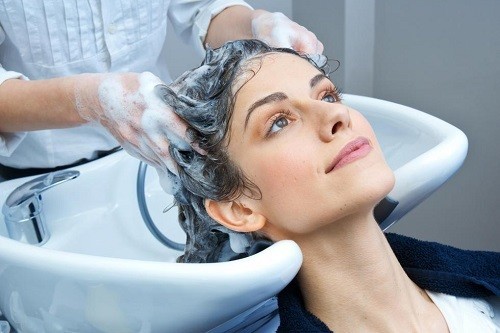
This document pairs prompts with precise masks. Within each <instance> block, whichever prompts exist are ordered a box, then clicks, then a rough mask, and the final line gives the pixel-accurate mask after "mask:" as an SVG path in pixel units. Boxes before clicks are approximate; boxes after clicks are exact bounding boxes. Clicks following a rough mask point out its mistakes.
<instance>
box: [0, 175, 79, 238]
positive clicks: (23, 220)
mask: <svg viewBox="0 0 500 333" xmlns="http://www.w3.org/2000/svg"><path fill="white" fill-rule="evenodd" d="M79 175H80V172H79V171H76V170H62V171H56V172H51V173H49V174H46V175H43V176H40V177H37V178H34V179H32V180H30V181H28V182H26V183H24V184H22V185H21V186H19V187H17V188H16V189H15V190H14V191H12V193H11V194H10V195H9V196H8V197H7V200H5V203H4V204H3V207H2V213H3V215H4V222H5V224H6V226H7V231H8V233H9V237H10V238H12V239H15V240H19V241H21V242H25V243H30V244H38V245H42V244H44V243H45V242H46V241H47V240H48V238H49V232H48V230H47V228H46V226H45V221H44V214H43V211H42V201H41V198H42V197H41V195H40V194H41V193H42V192H44V191H46V190H48V189H49V188H52V187H54V186H56V185H59V184H61V183H64V182H66V181H68V180H71V179H75V178H76V177H78V176H79Z"/></svg>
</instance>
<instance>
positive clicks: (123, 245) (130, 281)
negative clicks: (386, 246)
mask: <svg viewBox="0 0 500 333" xmlns="http://www.w3.org/2000/svg"><path fill="white" fill-rule="evenodd" d="M344 97H345V103H347V104H349V105H351V106H353V107H354V108H356V109H358V110H359V111H361V112H363V113H364V114H365V115H366V116H367V118H368V119H369V120H370V121H371V123H372V125H373V126H374V128H375V131H376V132H377V134H378V137H379V141H380V143H381V145H382V148H383V150H384V153H385V154H386V158H387V159H388V161H389V165H390V166H391V167H392V168H393V170H394V171H395V174H396V187H395V188H394V190H393V191H392V192H391V194H390V198H391V199H392V200H394V201H395V202H397V205H396V206H395V209H394V210H392V212H391V213H390V214H389V216H388V218H386V219H385V220H384V221H383V223H382V227H383V228H386V227H388V226H389V225H390V224H392V223H394V222H395V221H397V220H398V219H400V218H401V217H402V216H403V215H404V214H406V213H407V212H408V211H409V210H411V209H412V208H413V207H415V206H416V205H417V204H418V203H420V202H421V201H423V200H424V199H425V198H426V197H428V196H429V195H430V194H431V193H432V192H433V191H435V190H436V189H437V188H438V187H439V186H441V185H442V184H443V183H444V182H445V181H446V179H448V178H449V177H450V176H451V175H452V174H453V173H454V172H455V171H456V170H457V169H458V168H459V167H460V166H461V164H462V162H463V160H464V158H465V156H466V152H467V139H466V137H465V135H464V134H463V133H462V132H461V131H460V130H458V129H457V128H455V127H453V126H451V125H449V124H448V123H446V122H443V121H441V120H439V119H437V118H435V117H432V116H430V115H427V114H424V113H422V112H419V111H417V110H414V109H411V108H407V107H404V106H401V105H398V104H394V103H390V102H386V101H381V100H376V99H372V98H366V97H360V96H352V95H345V96H344ZM138 164H139V163H138V161H137V160H135V159H133V158H132V157H129V156H128V155H127V154H126V153H125V152H123V151H121V152H117V153H115V154H112V155H110V156H107V157H105V158H102V159H100V160H97V161H94V162H91V163H88V164H86V165H82V166H79V167H76V168H72V169H74V170H78V171H79V172H80V176H79V177H78V178H76V179H74V180H71V181H68V182H66V183H64V184H61V185H58V186H56V187H54V188H52V189H50V190H48V191H46V192H44V193H43V195H42V197H43V205H44V211H45V217H46V221H47V226H48V229H49V232H50V234H51V236H50V239H49V240H48V242H47V243H46V244H44V245H43V246H41V247H39V246H34V245H27V244H23V243H21V242H18V241H14V240H11V239H9V238H7V231H6V228H5V226H4V223H3V220H2V217H0V311H1V312H2V313H3V314H4V315H5V316H6V317H7V319H8V320H9V322H10V323H11V325H12V326H13V327H15V328H16V329H17V330H18V331H19V332H23V333H24V332H36V333H43V332H86V333H87V332H120V333H122V332H123V333H125V332H206V331H209V330H211V329H214V328H215V327H219V328H218V329H217V328H216V329H214V330H213V331H214V332H215V331H217V330H225V329H227V327H229V326H224V325H228V321H229V320H231V319H232V318H235V317H237V316H238V315H240V314H242V313H248V312H251V311H253V310H254V309H258V308H259V306H260V304H263V303H265V302H266V300H268V299H269V298H271V297H272V296H273V295H275V294H276V293H278V292H279V291H280V290H281V289H282V288H283V287H284V286H286V284H288V282H289V281H290V280H291V279H292V278H293V277H294V276H295V274H296V273H297V271H298V269H299V268H300V265H301V262H302V255H301V253H300V249H299V248H298V246H297V245H296V244H295V243H294V242H292V241H282V242H279V243H276V244H274V245H273V246H271V247H270V248H268V249H266V250H264V251H262V252H260V253H258V254H256V255H253V256H251V257H249V258H245V259H240V260H236V261H232V262H227V263H216V264H179V263H175V259H176V258H177V257H178V256H179V255H180V252H178V251H175V250H172V249H169V248H166V247H165V246H163V245H162V244H160V243H159V242H158V241H157V240H156V239H155V238H154V237H153V236H152V235H151V234H150V232H149V230H148V229H147V228H146V226H145V225H144V223H143V221H142V218H141V215H140V213H139V209H138V204H137V197H136V190H135V186H136V177H137V169H138ZM32 178H33V177H32ZM29 179H31V178H23V179H16V180H12V181H7V182H3V183H0V204H3V202H4V201H5V199H6V197H7V196H8V195H9V193H11V192H12V190H14V189H15V188H16V187H17V186H19V185H21V184H22V183H24V182H26V181H27V180H29ZM146 193H147V201H148V207H149V211H150V213H151V215H152V217H153V220H154V221H155V222H156V225H157V226H158V227H159V228H160V229H161V230H162V231H163V232H164V233H165V234H166V235H167V236H168V237H169V238H171V239H172V240H174V241H176V242H183V241H184V234H183V232H182V230H181V229H180V227H179V226H178V223H177V212H176V209H175V208H174V209H171V210H170V211H168V212H167V213H163V210H164V208H165V207H167V206H169V205H170V204H171V202H172V198H171V197H169V196H168V195H166V194H165V193H163V192H162V191H161V188H160V186H159V184H158V180H157V177H156V173H155V172H154V171H152V170H151V169H150V170H149V171H148V173H147V177H146ZM393 208H394V207H393ZM266 304H268V303H266ZM240 317H242V316H239V317H237V318H240ZM234 321H235V320H234V319H233V320H232V321H230V322H232V323H233V324H234ZM224 323H226V324H224ZM220 325H222V326H220ZM231 325H232V324H231ZM221 327H226V328H224V329H222V328H221Z"/></svg>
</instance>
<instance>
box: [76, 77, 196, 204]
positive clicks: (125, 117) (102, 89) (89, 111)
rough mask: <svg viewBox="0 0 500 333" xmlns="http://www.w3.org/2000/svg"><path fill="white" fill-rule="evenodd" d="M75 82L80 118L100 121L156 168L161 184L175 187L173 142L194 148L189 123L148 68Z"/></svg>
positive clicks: (172, 189)
mask: <svg viewBox="0 0 500 333" xmlns="http://www.w3.org/2000/svg"><path fill="white" fill-rule="evenodd" d="M80 77H81V79H79V80H78V83H77V84H76V87H75V101H76V110H77V112H78V113H79V115H80V117H82V118H83V119H85V120H87V121H90V122H99V123H100V124H101V125H102V126H104V127H106V128H107V129H108V131H109V132H110V133H111V134H112V135H113V136H114V137H115V138H116V139H117V140H118V142H119V143H120V144H121V145H122V147H123V148H124V149H125V150H126V151H127V152H128V153H129V154H130V155H132V156H134V157H137V158H139V159H141V160H143V161H145V162H146V163H148V164H149V165H151V166H153V167H155V168H156V170H157V171H158V174H159V176H160V182H161V185H162V187H163V189H164V190H165V191H166V192H168V193H170V194H173V193H175V191H176V184H175V180H176V177H175V176H173V175H169V172H167V170H168V171H170V173H172V174H174V175H177V169H176V167H175V163H174V161H173V160H172V158H171V157H170V154H169V151H168V149H169V145H170V144H173V145H175V146H177V147H179V148H181V149H190V145H189V144H188V140H187V138H186V128H187V126H186V124H185V122H184V121H183V120H182V119H181V118H180V117H179V116H178V115H176V114H175V113H174V112H173V110H172V108H171V107H169V106H168V105H166V104H165V102H164V101H163V100H161V99H160V98H159V97H158V96H157V95H156V93H155V89H154V87H155V86H156V85H158V84H162V81H161V80H160V79H159V78H158V77H156V76H155V75H153V74H151V73H149V72H145V73H140V74H138V73H123V74H83V75H80Z"/></svg>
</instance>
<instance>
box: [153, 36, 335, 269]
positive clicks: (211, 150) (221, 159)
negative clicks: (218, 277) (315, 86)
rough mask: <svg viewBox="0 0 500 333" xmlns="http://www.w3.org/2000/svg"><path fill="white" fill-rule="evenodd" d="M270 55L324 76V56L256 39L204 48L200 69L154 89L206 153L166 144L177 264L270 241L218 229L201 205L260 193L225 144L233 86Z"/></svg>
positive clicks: (239, 252) (234, 254)
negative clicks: (182, 239)
mask: <svg viewBox="0 0 500 333" xmlns="http://www.w3.org/2000/svg"><path fill="white" fill-rule="evenodd" d="M270 53H288V54H293V55H296V56H299V57H301V58H304V59H306V60H307V61H309V62H310V63H311V64H312V65H314V66H315V67H316V68H318V70H320V71H321V72H322V73H323V74H325V75H328V74H329V73H328V72H327V69H328V65H327V61H326V57H324V56H318V57H317V59H313V58H311V57H308V56H307V55H303V54H299V53H298V52H295V51H294V50H292V49H287V48H274V47H270V46H268V45H267V44H265V43H263V42H261V41H259V40H238V41H233V42H228V43H226V44H224V45H223V46H222V47H220V48H218V49H215V50H212V49H209V50H207V52H206V56H205V59H204V61H203V62H202V64H201V65H200V66H199V67H197V68H195V69H193V70H190V71H187V72H185V73H184V74H182V75H181V76H180V77H179V78H178V79H176V80H175V81H174V82H173V83H172V84H171V85H169V86H166V85H161V86H158V87H157V93H159V95H160V96H161V97H162V99H163V100H164V101H165V102H166V103H167V104H168V105H170V106H172V107H173V108H174V110H175V112H176V113H177V114H178V115H179V116H180V117H181V118H182V119H184V120H185V121H186V122H187V124H188V133H187V134H188V138H189V139H190V140H191V141H192V142H193V144H194V145H198V147H199V148H200V149H201V150H203V151H204V152H205V154H201V153H198V152H197V151H195V150H194V149H191V150H187V151H186V150H182V149H181V148H180V147H176V146H175V143H172V144H171V145H170V155H171V156H172V158H173V159H174V161H175V162H176V164H177V167H178V168H177V169H178V170H177V171H178V177H179V180H178V181H177V184H178V185H179V188H178V190H177V191H176V193H175V195H174V197H175V199H176V203H177V205H178V207H179V222H180V224H181V226H182V228H183V229H184V231H185V232H186V235H187V240H186V247H185V253H184V254H183V255H182V256H180V257H179V258H178V260H177V261H178V262H217V261H225V260H229V259H234V258H238V257H242V256H245V255H248V254H249V253H252V252H254V251H258V249H257V248H259V247H261V246H262V244H266V243H269V241H266V239H265V237H263V236H262V235H259V234H253V233H237V232H234V231H231V230H229V229H227V228H226V227H224V226H222V225H220V224H219V223H218V222H217V221H215V220H213V219H212V218H211V217H210V216H209V215H208V213H207V212H206V210H205V205H204V201H205V199H212V200H215V201H227V200H232V199H235V198H237V197H238V196H239V195H241V194H242V193H243V191H244V190H245V191H246V192H245V194H247V192H248V193H249V194H250V195H253V196H256V197H258V196H259V195H260V192H259V189H258V188H257V187H256V186H255V185H254V184H253V183H252V182H251V181H250V180H249V179H248V178H247V177H246V176H245V175H244V174H243V172H242V170H241V169H240V168H239V167H238V166H237V165H235V164H234V163H233V162H232V161H231V159H230V158H229V156H228V153H227V143H228V141H229V138H228V135H229V134H228V133H229V126H230V120H231V116H232V114H233V107H234V102H235V95H236V94H237V91H234V89H235V84H236V83H238V84H239V83H241V81H242V79H243V80H244V81H243V84H244V83H245V82H247V81H248V80H249V79H250V78H251V77H252V76H253V75H255V73H256V71H255V66H251V65H254V64H255V62H257V64H259V61H261V60H262V57H264V56H265V55H267V54H270ZM257 67H258V66H257ZM247 74H249V75H247ZM240 86H241V85H240ZM264 246H265V245H264Z"/></svg>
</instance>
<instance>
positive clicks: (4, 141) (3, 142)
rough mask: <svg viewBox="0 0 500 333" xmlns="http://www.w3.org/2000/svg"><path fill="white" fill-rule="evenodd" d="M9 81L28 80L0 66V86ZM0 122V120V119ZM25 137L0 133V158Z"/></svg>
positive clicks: (1, 38) (2, 34) (2, 36)
mask: <svg viewBox="0 0 500 333" xmlns="http://www.w3.org/2000/svg"><path fill="white" fill-rule="evenodd" d="M4 40H5V32H4V31H3V29H2V27H1V26H0V44H2V43H3V41H4ZM9 79H21V80H28V78H27V77H26V76H24V75H23V74H21V73H17V72H13V71H8V70H5V69H4V68H3V67H2V64H0V85H2V84H3V83H4V82H5V81H6V80H9ZM0 121H1V119H0ZM25 136H26V132H13V133H3V132H0V156H7V157H8V156H10V155H11V154H12V152H13V151H14V150H15V149H16V148H17V147H18V146H19V144H20V143H21V141H23V139H24V137H25Z"/></svg>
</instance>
